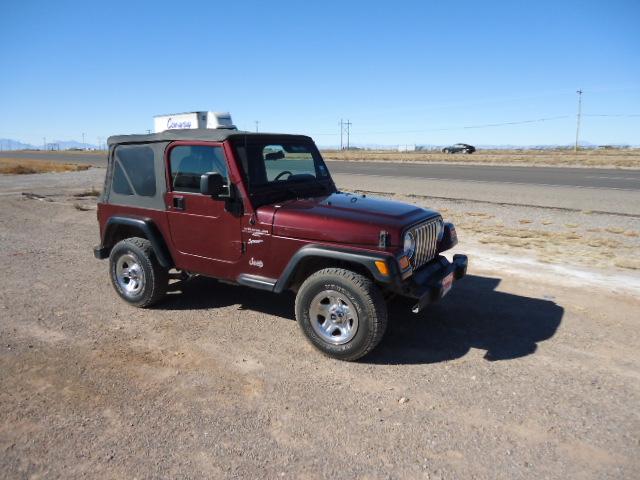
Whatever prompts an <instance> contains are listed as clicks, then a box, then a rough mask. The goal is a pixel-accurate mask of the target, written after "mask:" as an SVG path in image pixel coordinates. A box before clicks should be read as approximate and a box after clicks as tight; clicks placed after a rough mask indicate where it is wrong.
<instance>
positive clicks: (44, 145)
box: [42, 137, 47, 152]
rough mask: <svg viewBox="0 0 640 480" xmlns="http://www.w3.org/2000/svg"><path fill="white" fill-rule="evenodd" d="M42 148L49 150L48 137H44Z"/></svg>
mask: <svg viewBox="0 0 640 480" xmlns="http://www.w3.org/2000/svg"><path fill="white" fill-rule="evenodd" d="M42 149H43V150H44V151H45V152H46V151H47V137H42Z"/></svg>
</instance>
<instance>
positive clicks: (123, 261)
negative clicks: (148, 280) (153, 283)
mask: <svg viewBox="0 0 640 480" xmlns="http://www.w3.org/2000/svg"><path fill="white" fill-rule="evenodd" d="M144 280H145V279H144V270H143V269H142V266H141V265H140V263H138V260H137V259H136V258H135V257H134V256H133V255H131V254H125V255H122V256H121V257H120V258H118V261H117V262H116V281H117V282H118V285H119V286H120V288H121V289H122V291H123V292H124V293H125V295H127V296H135V295H137V294H139V293H140V291H141V290H142V289H143V287H144Z"/></svg>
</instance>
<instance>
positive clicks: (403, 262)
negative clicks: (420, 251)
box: [398, 255, 410, 270]
mask: <svg viewBox="0 0 640 480" xmlns="http://www.w3.org/2000/svg"><path fill="white" fill-rule="evenodd" d="M398 264H399V265H400V268H401V269H402V270H406V269H407V268H409V265H410V263H409V258H407V256H406V255H403V256H402V257H400V258H399V259H398Z"/></svg>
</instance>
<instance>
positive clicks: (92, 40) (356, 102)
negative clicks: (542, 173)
mask: <svg viewBox="0 0 640 480" xmlns="http://www.w3.org/2000/svg"><path fill="white" fill-rule="evenodd" d="M639 20H640V1H638V0H607V1H605V0H602V1H599V2H592V1H565V2H563V1H562V0H556V1H545V0H542V1H541V0H536V1H515V0H511V1H504V2H490V1H485V2H481V1H455V2H446V1H437V2H436V1H427V0H424V1H415V2H388V1H385V2H376V1H364V2H355V1H354V2H347V1H328V0H323V1H319V2H293V1H261V2H258V1H255V2H254V1H243V2H235V1H226V2H217V1H202V2H189V1H182V2H175V1H174V2H170V3H169V2H167V3H164V2H161V1H157V0H156V1H153V2H136V1H133V0H131V1H127V2H120V1H108V2H86V1H84V2H68V1H60V2H34V1H28V0H21V1H13V0H4V1H3V2H2V6H1V7H0V137H5V138H14V139H18V140H22V141H26V142H30V143H34V144H41V143H42V137H44V136H46V137H47V138H48V139H62V140H66V139H80V138H81V135H82V132H85V133H86V135H87V141H88V142H92V143H96V142H97V137H99V136H101V137H106V136H108V135H111V134H117V133H134V132H144V131H146V129H148V128H153V124H152V116H153V115H155V114H161V113H172V112H183V111H190V110H222V111H227V110H228V111H230V112H231V113H232V115H233V119H234V121H235V123H236V124H237V125H238V126H239V127H240V128H244V129H254V128H255V124H254V121H255V120H259V121H260V129H261V130H267V131H283V132H301V133H307V134H310V135H312V136H314V137H315V138H316V140H317V142H318V143H319V144H321V145H330V144H333V145H335V144H336V143H338V142H339V134H338V133H339V130H338V121H339V120H340V118H345V119H350V120H351V122H352V123H353V126H352V143H355V144H373V143H375V144H399V143H425V144H447V143H453V142H457V141H463V142H468V143H476V144H521V145H522V144H540V143H547V144H548V143H561V144H569V143H571V142H572V139H573V137H574V135H575V112H576V97H577V95H576V93H575V91H576V89H577V88H582V89H583V90H584V95H583V112H584V113H585V114H617V115H633V114H636V115H637V114H640V25H639V23H638V22H639ZM563 115H570V117H569V118H564V119H555V120H548V121H546V122H539V123H530V124H524V125H512V126H502V127H488V128H480V129H464V130H463V129H459V128H458V127H464V126H473V125H484V124H493V123H502V122H510V121H524V120H534V119H539V118H548V117H557V116H563ZM581 137H582V138H583V139H584V140H588V141H590V142H593V143H631V144H640V117H639V116H636V117H631V116H629V117H585V118H584V122H583V129H582V135H581Z"/></svg>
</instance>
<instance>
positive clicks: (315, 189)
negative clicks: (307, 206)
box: [234, 137, 335, 204]
mask: <svg viewBox="0 0 640 480" xmlns="http://www.w3.org/2000/svg"><path fill="white" fill-rule="evenodd" d="M234 148H235V150H236V153H237V156H238V158H239V159H240V163H241V165H242V169H243V173H244V176H245V180H246V182H247V185H248V187H249V194H250V195H251V197H252V198H253V199H254V201H257V202H258V203H260V204H264V203H266V202H268V201H274V200H275V199H276V198H275V197H277V199H282V198H289V197H291V198H296V197H301V196H310V195H321V194H325V193H331V192H333V191H334V190H335V187H334V186H333V182H332V181H331V177H330V175H329V171H328V170H327V167H326V165H325V164H324V161H323V160H322V157H321V156H320V153H319V152H318V150H317V149H316V147H315V145H314V144H313V143H312V142H308V141H307V142H305V141H291V140H286V141H280V140H277V139H274V138H264V139H261V138H256V137H247V142H244V141H243V140H237V141H236V142H235V146H234Z"/></svg>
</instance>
